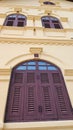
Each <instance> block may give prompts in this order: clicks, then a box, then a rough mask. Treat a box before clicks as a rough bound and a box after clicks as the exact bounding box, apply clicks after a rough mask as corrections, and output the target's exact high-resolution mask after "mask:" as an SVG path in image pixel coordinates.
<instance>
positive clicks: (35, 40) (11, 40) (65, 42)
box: [0, 37, 73, 46]
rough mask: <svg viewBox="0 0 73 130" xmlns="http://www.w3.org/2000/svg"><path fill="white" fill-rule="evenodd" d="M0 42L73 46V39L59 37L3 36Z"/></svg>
mask: <svg viewBox="0 0 73 130" xmlns="http://www.w3.org/2000/svg"><path fill="white" fill-rule="evenodd" d="M0 44H32V45H34V44H37V45H40V44H44V45H48V44H49V45H56V46H58V45H61V46H73V40H72V39H71V40H65V39H64V40H63V39H62V40H61V39H60V40H59V39H41V38H4V37H3V38H2V37H0Z"/></svg>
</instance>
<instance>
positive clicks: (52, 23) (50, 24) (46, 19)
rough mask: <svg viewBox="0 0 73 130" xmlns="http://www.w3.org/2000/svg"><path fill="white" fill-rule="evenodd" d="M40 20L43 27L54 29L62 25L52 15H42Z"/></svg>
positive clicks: (60, 27)
mask: <svg viewBox="0 0 73 130" xmlns="http://www.w3.org/2000/svg"><path fill="white" fill-rule="evenodd" d="M41 20H42V26H43V27H45V28H55V29H62V28H63V27H62V25H61V23H60V21H59V20H58V19H57V18H55V17H52V16H43V17H42V18H41Z"/></svg>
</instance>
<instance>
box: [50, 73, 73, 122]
mask: <svg viewBox="0 0 73 130" xmlns="http://www.w3.org/2000/svg"><path fill="white" fill-rule="evenodd" d="M52 77H53V86H54V90H55V92H54V93H55V98H56V99H55V102H56V107H57V113H58V119H66V120H68V119H73V114H72V107H71V104H70V100H69V97H68V93H67V89H66V87H65V84H64V81H63V77H62V75H61V73H59V72H57V73H52Z"/></svg>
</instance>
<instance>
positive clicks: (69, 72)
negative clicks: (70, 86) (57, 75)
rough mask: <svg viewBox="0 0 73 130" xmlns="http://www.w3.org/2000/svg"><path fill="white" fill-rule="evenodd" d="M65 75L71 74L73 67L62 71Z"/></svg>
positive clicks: (72, 73) (72, 74)
mask: <svg viewBox="0 0 73 130" xmlns="http://www.w3.org/2000/svg"><path fill="white" fill-rule="evenodd" d="M64 74H65V76H73V69H67V70H65V71H64Z"/></svg>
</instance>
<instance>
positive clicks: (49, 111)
mask: <svg viewBox="0 0 73 130" xmlns="http://www.w3.org/2000/svg"><path fill="white" fill-rule="evenodd" d="M39 86H40V95H41V104H42V105H41V106H42V112H41V119H42V120H56V119H57V113H56V107H55V103H54V102H55V100H54V95H53V90H52V87H51V82H50V75H49V73H48V72H47V71H46V72H40V82H39Z"/></svg>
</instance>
